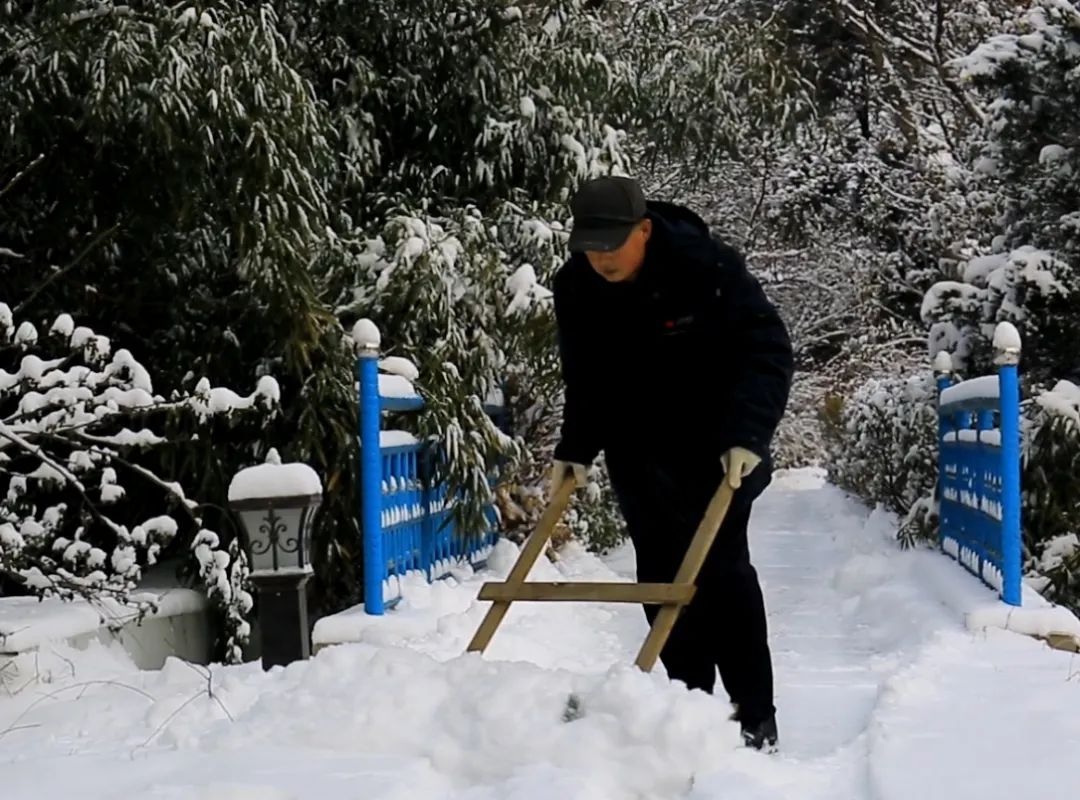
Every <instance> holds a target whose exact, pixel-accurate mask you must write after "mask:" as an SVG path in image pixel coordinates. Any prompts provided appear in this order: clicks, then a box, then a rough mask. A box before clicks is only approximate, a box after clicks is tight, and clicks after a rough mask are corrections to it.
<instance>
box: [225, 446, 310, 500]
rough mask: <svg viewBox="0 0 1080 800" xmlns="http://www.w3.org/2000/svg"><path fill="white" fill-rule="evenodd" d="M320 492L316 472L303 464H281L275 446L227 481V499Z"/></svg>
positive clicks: (289, 495) (292, 495) (249, 498)
mask: <svg viewBox="0 0 1080 800" xmlns="http://www.w3.org/2000/svg"><path fill="white" fill-rule="evenodd" d="M317 494H322V481H320V480H319V475H318V473H316V472H315V470H313V469H312V468H311V467H309V466H308V465H307V464H282V463H281V456H280V455H278V451H277V448H273V447H272V448H270V452H269V453H267V456H266V463H265V464H258V465H256V466H254V467H247V468H245V469H242V470H240V471H239V472H237V473H236V474H235V475H234V476H233V478H232V481H231V482H230V483H229V502H230V503H231V502H235V501H238V500H251V499H253V498H261V497H297V496H300V495H317Z"/></svg>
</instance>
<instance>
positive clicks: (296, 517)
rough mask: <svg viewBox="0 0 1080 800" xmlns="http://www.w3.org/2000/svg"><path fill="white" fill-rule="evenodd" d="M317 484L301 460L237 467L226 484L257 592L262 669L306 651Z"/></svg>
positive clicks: (303, 655)
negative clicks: (240, 525)
mask: <svg viewBox="0 0 1080 800" xmlns="http://www.w3.org/2000/svg"><path fill="white" fill-rule="evenodd" d="M321 500H322V483H321V482H320V481H319V476H318V475H317V474H316V473H315V471H314V470H313V469H311V467H309V466H308V465H307V464H282V463H281V459H280V457H279V456H278V454H277V451H276V450H271V451H270V454H269V455H268V457H267V461H266V463H265V464H259V465H257V466H254V467H248V468H246V469H242V470H240V471H239V472H238V473H236V475H235V476H234V477H233V479H232V482H231V483H230V484H229V506H230V507H231V508H232V509H233V510H235V511H236V512H237V513H238V514H239V515H240V519H241V520H242V521H243V523H244V528H245V530H246V531H247V537H248V547H247V556H248V562H249V563H250V565H251V580H252V582H253V583H254V584H255V588H256V590H257V591H258V594H259V633H260V636H261V639H262V664H263V669H269V668H270V667H272V666H276V665H282V666H283V665H286V664H289V663H291V662H293V661H297V660H300V659H306V658H308V657H309V656H310V655H311V637H310V630H309V625H308V612H307V592H306V586H307V582H308V580H310V578H311V576H312V574H313V571H312V568H311V536H310V531H311V520H312V518H313V517H314V515H315V510H316V509H317V508H318V506H319V503H320V502H321Z"/></svg>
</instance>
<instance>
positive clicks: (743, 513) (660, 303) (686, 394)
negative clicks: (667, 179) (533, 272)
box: [551, 177, 793, 749]
mask: <svg viewBox="0 0 1080 800" xmlns="http://www.w3.org/2000/svg"><path fill="white" fill-rule="evenodd" d="M572 211H573V216H574V224H573V230H572V233H571V236H570V243H569V246H570V250H571V252H572V255H571V257H570V258H569V259H568V260H567V262H566V263H565V264H564V265H563V266H562V268H561V269H560V270H559V272H558V274H557V275H556V277H555V283H554V300H555V313H556V320H557V324H558V335H559V352H560V358H561V363H562V369H563V379H564V382H565V404H564V410H563V425H562V431H561V439H560V441H559V444H558V445H557V447H556V449H555V464H554V465H553V468H552V486H551V492H552V494H553V495H554V494H555V493H556V492H557V491H558V489H559V487H560V486H561V485H562V482H563V481H565V480H574V481H576V483H577V484H578V485H579V486H582V485H584V484H585V480H586V473H587V470H588V467H589V465H591V464H592V462H593V461H594V460H595V459H596V457H597V456H598V455H599V453H600V451H601V450H602V451H603V452H604V457H605V462H606V465H607V469H608V473H609V475H610V478H611V483H612V487H613V489H614V492H615V495H616V498H617V500H618V503H619V508H620V511H621V512H622V515H623V517H624V518H625V520H626V524H627V529H628V532H629V535H630V538H631V540H632V541H633V544H634V549H635V552H636V559H637V579H638V581H640V582H658V583H670V582H672V580H673V578H674V576H675V573H676V571H677V569H678V567H679V564H680V562H681V560H682V558H683V556H684V555H685V553H686V550H687V547H688V545H689V542H690V539H691V537H693V535H694V532H695V529H696V527H697V525H698V524H699V522H700V521H701V518H702V515H703V514H704V512H705V508H706V506H707V505H708V503H709V501H710V499H711V498H712V496H713V494H714V492H715V491H716V488H717V486H719V484H720V482H721V481H723V480H727V481H729V482H730V484H731V486H732V487H733V488H735V489H737V491H736V492H735V498H734V501H733V503H732V506H731V508H730V510H729V511H728V514H727V516H726V518H725V520H724V522H723V524H722V526H721V527H720V530H719V532H718V534H717V537H716V541H715V543H714V545H713V548H712V551H711V553H710V555H709V557H708V559H707V560H706V562H705V565H704V567H703V568H702V570H701V573H700V575H699V577H698V580H697V592H696V594H695V596H694V599H693V600H692V602H691V603H690V604H689V605H688V606H687V607H686V609H685V611H684V612H683V614H682V615H681V617H680V618H679V620H678V621H677V622H676V624H675V626H674V628H673V629H672V631H671V635H670V637H669V639H668V641H667V643H666V645H665V647H664V649H663V651H662V652H661V656H660V660H661V661H662V663H663V664H664V667H665V669H666V671H667V673H668V675H669V677H671V678H672V679H675V680H680V681H683V682H684V683H685V684H686V685H687V686H688V687H689V688H692V689H693V688H699V689H702V690H704V691H706V692H709V693H711V692H712V691H713V686H714V683H715V676H716V671H717V669H718V670H719V672H720V678H721V681H722V682H723V685H724V688H725V689H726V690H727V693H728V695H729V697H730V698H731V701H732V703H733V704H734V706H735V709H736V712H735V713H736V718H737V719H738V720H739V723H740V725H741V727H742V731H743V739H744V741H745V742H746V744H747V745H749V746H751V747H754V748H758V749H761V748H764V747H769V748H773V747H775V745H776V741H777V730H776V716H775V715H776V708H775V706H774V705H773V672H772V660H771V654H770V651H769V645H768V631H767V626H766V619H765V607H764V602H763V599H762V593H761V587H760V585H759V582H758V577H757V573H756V571H755V569H754V567H753V566H752V564H751V561H750V553H749V547H748V543H747V525H748V522H749V519H750V513H751V508H752V505H753V502H754V500H755V499H756V498H757V497H758V496H759V495H760V494H761V492H762V491H763V490H764V489H765V487H766V486H767V485H768V484H769V483H770V480H771V475H772V461H771V457H770V443H771V441H772V438H773V434H774V432H775V430H776V427H777V425H778V424H779V421H780V418H781V416H782V415H783V413H784V409H785V407H786V405H787V400H788V395H789V391H790V386H791V377H792V372H793V356H792V348H791V342H790V339H789V336H788V333H787V330H786V327H785V325H784V323H783V321H782V320H781V318H780V316H779V314H778V313H777V311H776V308H775V307H774V306H773V305H772V303H770V302H769V300H768V299H767V298H766V296H765V294H764V292H763V291H762V289H761V286H760V285H759V283H758V281H757V280H756V279H755V278H754V277H753V276H752V275H751V274H750V273H749V272H748V271H747V269H746V266H745V264H744V262H743V259H742V258H741V257H740V256H739V254H738V253H737V252H736V251H735V250H733V249H732V248H731V247H729V246H727V245H725V244H723V243H721V242H720V241H718V240H717V239H716V238H715V237H714V236H712V235H711V233H710V231H709V229H708V227H707V226H706V224H705V223H704V221H702V219H701V218H700V217H699V216H698V215H697V214H695V213H694V212H693V211H690V210H689V209H686V208H684V207H681V206H677V205H674V204H671V203H666V202H661V201H647V200H646V199H645V197H644V195H643V193H642V190H641V188H640V186H639V185H638V183H637V181H635V180H633V179H630V178H621V177H605V178H599V179H596V180H592V181H589V182H587V183H586V184H584V185H583V186H582V187H581V189H580V191H579V192H578V194H577V195H576V196H575V197H574V199H573V203H572ZM658 373H659V374H661V375H664V376H670V380H657V375H658ZM689 376H701V378H700V381H699V382H695V383H694V384H693V385H691V386H685V384H683V383H682V382H684V381H686V379H687V378H688V377H689ZM709 383H712V384H713V385H712V386H709V385H707V384H709ZM657 611H658V608H657V607H656V606H654V605H647V606H645V614H646V616H647V618H648V619H649V621H650V622H651V621H652V620H653V619H654V618H655V615H656V613H657ZM720 631H723V634H722V635H721V633H720Z"/></svg>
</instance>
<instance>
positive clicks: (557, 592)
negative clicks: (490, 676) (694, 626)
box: [478, 581, 697, 605]
mask: <svg viewBox="0 0 1080 800" xmlns="http://www.w3.org/2000/svg"><path fill="white" fill-rule="evenodd" d="M696 588H697V587H696V586H694V585H693V584H690V585H686V586H680V585H678V584H675V583H571V582H565V583H563V582H554V583H540V582H539V581H527V582H526V583H522V584H519V585H517V586H511V585H510V584H507V583H485V584H484V585H483V586H482V587H481V589H480V594H479V595H478V597H479V598H480V599H481V600H502V601H504V602H513V601H514V600H554V601H562V602H584V603H589V602H595V603H651V604H653V605H664V604H666V603H679V604H682V605H685V604H686V603H689V602H690V598H691V597H693V596H694V590H695V589H696Z"/></svg>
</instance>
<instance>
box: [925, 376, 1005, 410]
mask: <svg viewBox="0 0 1080 800" xmlns="http://www.w3.org/2000/svg"><path fill="white" fill-rule="evenodd" d="M1000 396H1001V386H1000V381H999V380H998V376H997V375H980V376H979V377H978V378H971V379H970V380H966V381H961V382H960V383H958V384H956V385H954V386H950V387H949V388H948V389H946V390H945V391H943V392H942V393H941V401H940V402H941V405H942V406H946V405H950V404H952V403H965V402H968V401H970V400H997V399H998V398H999V397H1000Z"/></svg>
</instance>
